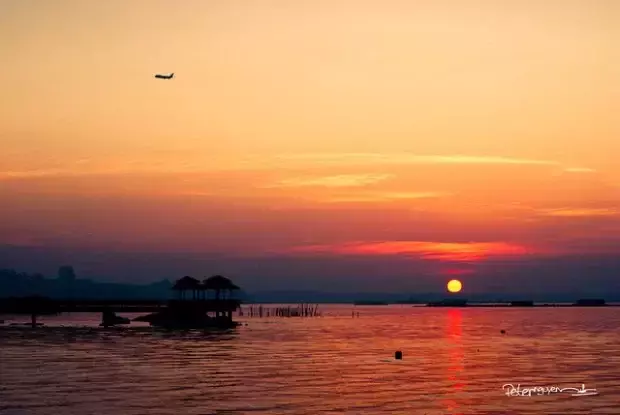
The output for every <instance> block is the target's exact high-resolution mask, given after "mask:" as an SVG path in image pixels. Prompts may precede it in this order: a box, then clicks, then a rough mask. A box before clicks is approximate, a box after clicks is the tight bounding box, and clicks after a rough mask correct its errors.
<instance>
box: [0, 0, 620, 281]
mask: <svg viewBox="0 0 620 415" xmlns="http://www.w3.org/2000/svg"><path fill="white" fill-rule="evenodd" d="M618 22H620V2H618V1H615V0H582V1H574V0H562V1H560V0H545V1H539V0H536V1H535V0H511V1H508V0H507V1H491V0H488V1H475V0H454V1H447V0H432V1H431V0H428V1H415V0H401V1H395V0H376V1H367V0H350V1H345V0H294V1H290V0H280V1H271V0H262V1H257V0H256V1H250V0H247V1H240V0H217V1H215V0H204V1H203V0H183V1H178V2H171V1H169V0H168V1H159V0H108V1H94V0H75V1H68V0H54V1H43V0H40V1H34V0H2V1H0V56H2V64H0V87H1V91H2V93H1V98H0V148H1V149H2V153H1V154H2V157H1V159H0V268H3V267H15V268H19V269H21V270H25V271H41V272H47V273H53V272H54V270H55V268H56V267H57V266H58V265H62V263H59V262H60V261H64V262H68V263H71V264H73V265H74V266H75V267H76V271H77V273H78V274H79V276H80V277H85V278H86V277H88V278H98V279H107V280H115V281H136V282H143V281H152V280H155V279H161V278H171V279H172V278H175V277H179V276H183V275H186V274H190V275H195V276H200V277H202V276H207V275H211V274H213V273H222V274H224V275H229V276H231V277H232V278H233V279H234V280H235V281H238V282H239V283H240V284H241V285H243V286H246V287H247V288H249V289H253V288H258V287H260V288H265V287H269V288H280V287H282V288H304V289H323V290H329V289H334V290H347V289H354V288H355V289H359V290H378V289H382V290H384V291H385V290H386V289H388V290H435V291H441V290H443V289H444V287H445V283H446V282H447V280H448V279H450V278H451V277H453V276H455V275H458V276H459V278H460V279H461V280H463V282H464V287H465V289H464V292H466V291H467V290H470V291H488V290H495V291H502V290H503V291H506V292H509V291H511V290H518V289H524V287H525V288H527V289H532V290H538V289H546V290H554V289H557V290H568V289H572V290H587V289H597V290H617V291H620V278H619V277H620V259H619V258H618V257H620V256H619V255H618V254H619V253H620V216H619V215H620V163H618V156H619V155H620V118H619V117H620V115H619V114H620V80H619V79H620V46H618V45H619V43H618V42H619V40H620V24H618ZM168 72H174V73H175V78H174V79H172V80H169V81H168V80H159V79H155V78H154V77H153V75H154V74H155V73H168Z"/></svg>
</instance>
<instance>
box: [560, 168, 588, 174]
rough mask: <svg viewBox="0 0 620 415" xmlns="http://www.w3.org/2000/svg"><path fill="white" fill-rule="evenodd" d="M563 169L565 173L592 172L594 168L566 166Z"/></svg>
mask: <svg viewBox="0 0 620 415" xmlns="http://www.w3.org/2000/svg"><path fill="white" fill-rule="evenodd" d="M564 171H565V172H566V173H594V172H596V170H594V169H589V168H587V167H568V168H565V169H564Z"/></svg>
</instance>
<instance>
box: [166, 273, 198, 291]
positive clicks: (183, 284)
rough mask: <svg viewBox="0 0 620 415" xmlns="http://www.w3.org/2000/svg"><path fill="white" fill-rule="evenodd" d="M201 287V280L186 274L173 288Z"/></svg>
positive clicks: (190, 288)
mask: <svg viewBox="0 0 620 415" xmlns="http://www.w3.org/2000/svg"><path fill="white" fill-rule="evenodd" d="M199 287H200V281H198V280H197V279H196V278H192V277H189V276H185V277H183V278H181V279H180V280H178V281H177V282H176V283H174V285H173V286H172V289H173V290H196V289H198V288H199Z"/></svg>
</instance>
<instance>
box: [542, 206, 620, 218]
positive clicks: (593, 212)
mask: <svg viewBox="0 0 620 415" xmlns="http://www.w3.org/2000/svg"><path fill="white" fill-rule="evenodd" d="M538 212H539V214H540V215H543V216H555V217H565V218H572V217H595V216H596V217H598V216H617V215H618V213H620V212H618V210H617V209H610V208H559V209H541V210H539V211H538Z"/></svg>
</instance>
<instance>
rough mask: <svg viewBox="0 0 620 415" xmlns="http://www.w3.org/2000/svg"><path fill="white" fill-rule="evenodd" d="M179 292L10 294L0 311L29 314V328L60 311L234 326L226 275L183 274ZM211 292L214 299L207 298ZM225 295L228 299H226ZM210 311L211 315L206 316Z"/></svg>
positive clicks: (0, 304) (235, 303)
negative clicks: (163, 295)
mask: <svg viewBox="0 0 620 415" xmlns="http://www.w3.org/2000/svg"><path fill="white" fill-rule="evenodd" d="M172 289H173V290H174V291H176V292H177V293H178V298H177V299H172V300H167V301H166V300H128V299H117V300H115V299H106V300H99V299H52V298H48V297H42V296H36V295H35V296H29V297H13V298H4V299H0V315H1V314H16V315H20V314H25V315H29V316H30V317H31V325H32V327H36V326H37V325H38V324H37V316H44V315H55V314H61V313H101V314H102V320H103V321H102V325H104V326H107V325H114V324H107V322H106V316H112V317H114V318H116V315H115V314H116V313H117V312H125V313H127V312H130V313H136V312H138V313H150V314H149V315H146V316H142V317H138V318H137V319H135V321H146V322H149V323H151V325H163V326H166V327H175V325H178V326H183V327H186V326H188V325H190V326H198V327H200V326H205V327H206V326H209V325H210V324H215V325H217V326H231V327H234V326H235V325H236V323H235V322H233V320H232V315H233V312H235V311H236V310H238V309H239V307H240V306H241V301H240V300H238V299H235V298H232V292H233V291H235V290H238V289H239V287H237V286H236V285H235V284H233V283H232V282H231V281H230V280H229V279H228V278H225V277H222V276H220V275H216V276H213V277H210V278H207V279H206V280H204V281H203V282H200V281H198V280H196V279H194V278H192V277H188V276H186V277H183V278H181V279H180V280H178V281H177V282H176V284H175V285H174V287H173V288H172ZM209 292H214V296H213V297H214V298H208V297H209V294H208V293H209ZM227 294H228V298H226V296H227ZM210 313H211V316H210V315H209V314H210Z"/></svg>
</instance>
